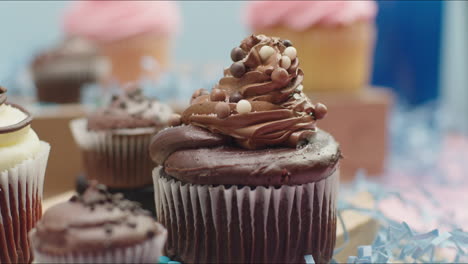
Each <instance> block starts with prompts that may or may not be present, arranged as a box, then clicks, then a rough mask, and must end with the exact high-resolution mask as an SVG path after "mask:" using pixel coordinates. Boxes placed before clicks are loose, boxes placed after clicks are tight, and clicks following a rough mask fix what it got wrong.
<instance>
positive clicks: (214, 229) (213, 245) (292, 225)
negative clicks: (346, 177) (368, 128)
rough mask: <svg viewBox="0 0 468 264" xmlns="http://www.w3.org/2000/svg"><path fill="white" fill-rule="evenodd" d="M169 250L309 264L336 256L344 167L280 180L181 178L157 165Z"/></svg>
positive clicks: (226, 259) (188, 257)
mask: <svg viewBox="0 0 468 264" xmlns="http://www.w3.org/2000/svg"><path fill="white" fill-rule="evenodd" d="M153 177H154V184H155V200H156V212H157V215H158V217H157V218H158V221H159V222H161V223H162V224H163V225H165V226H166V227H167V229H168V231H169V233H168V241H167V244H166V247H167V252H168V255H169V256H177V257H178V258H180V260H182V261H183V262H185V263H304V262H305V261H304V256H305V255H309V254H311V255H312V256H313V257H314V259H315V262H317V263H326V262H329V261H330V260H331V258H332V254H333V249H334V246H335V240H336V205H335V204H336V193H337V188H338V182H339V172H338V171H336V172H334V173H333V174H332V175H331V176H329V177H328V178H325V179H323V180H320V181H318V182H313V183H308V184H303V185H296V186H281V187H262V186H260V187H255V188H251V187H247V186H244V187H238V186H230V187H227V186H208V185H196V184H184V183H182V182H180V181H178V180H175V179H172V178H168V177H167V176H165V175H161V168H160V167H158V168H156V169H155V170H154V171H153Z"/></svg>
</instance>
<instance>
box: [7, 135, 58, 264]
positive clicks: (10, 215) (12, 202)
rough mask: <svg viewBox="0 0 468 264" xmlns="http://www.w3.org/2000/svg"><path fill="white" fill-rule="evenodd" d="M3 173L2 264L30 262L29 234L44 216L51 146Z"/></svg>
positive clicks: (43, 145) (45, 146)
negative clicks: (46, 175) (43, 203)
mask: <svg viewBox="0 0 468 264" xmlns="http://www.w3.org/2000/svg"><path fill="white" fill-rule="evenodd" d="M40 144H41V146H40V150H39V153H38V154H37V155H36V156H35V157H34V158H32V159H28V160H25V161H23V162H22V163H20V164H18V165H16V166H15V167H13V168H11V169H8V170H5V171H1V172H0V263H31V261H32V257H33V256H32V252H31V251H30V247H29V240H28V232H29V231H30V230H31V229H32V228H33V227H34V226H35V225H36V222H37V221H38V220H39V218H41V216H42V192H43V186H44V175H45V170H46V167H47V160H48V157H49V152H50V146H49V144H47V143H45V142H41V143H40Z"/></svg>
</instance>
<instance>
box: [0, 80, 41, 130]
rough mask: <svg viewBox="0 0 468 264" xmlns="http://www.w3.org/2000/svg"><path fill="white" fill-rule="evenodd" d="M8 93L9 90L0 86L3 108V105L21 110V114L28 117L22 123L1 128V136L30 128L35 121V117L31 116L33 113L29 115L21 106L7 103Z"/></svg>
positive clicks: (0, 100) (0, 103)
mask: <svg viewBox="0 0 468 264" xmlns="http://www.w3.org/2000/svg"><path fill="white" fill-rule="evenodd" d="M6 93H7V89H6V88H4V87H1V86H0V106H2V105H3V104H5V105H9V106H12V107H14V108H16V109H18V110H20V111H21V112H23V113H24V114H25V115H26V118H25V119H23V120H21V121H20V122H18V123H16V124H13V125H10V126H5V127H0V134H6V133H12V132H16V131H18V130H21V129H23V128H25V127H27V126H29V125H30V124H31V122H32V120H33V117H32V115H31V113H29V112H28V111H27V110H26V109H24V108H23V107H21V106H19V105H16V104H11V103H6V99H7V95H6Z"/></svg>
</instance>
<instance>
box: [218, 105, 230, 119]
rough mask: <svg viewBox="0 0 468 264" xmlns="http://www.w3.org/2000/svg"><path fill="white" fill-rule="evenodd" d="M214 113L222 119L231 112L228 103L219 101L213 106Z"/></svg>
mask: <svg viewBox="0 0 468 264" xmlns="http://www.w3.org/2000/svg"><path fill="white" fill-rule="evenodd" d="M215 113H216V116H218V118H221V119H224V118H226V117H228V116H229V115H230V114H231V108H230V107H229V104H228V103H225V102H219V103H217V104H216V106H215Z"/></svg>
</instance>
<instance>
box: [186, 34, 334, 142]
mask: <svg viewBox="0 0 468 264" xmlns="http://www.w3.org/2000/svg"><path fill="white" fill-rule="evenodd" d="M286 49H289V50H286ZM292 50H293V54H291V51H292ZM295 52H296V50H295V49H294V48H293V47H292V46H291V43H290V42H289V41H282V40H280V39H279V38H272V37H266V36H263V35H258V36H255V35H251V36H249V37H247V38H246V39H244V40H243V41H242V43H241V45H240V46H239V47H238V48H234V50H233V51H232V53H231V57H232V58H233V60H234V61H235V62H234V64H233V65H232V66H231V67H230V68H229V69H226V70H225V71H224V77H223V78H221V80H220V81H219V83H218V84H217V85H216V86H215V87H214V89H213V90H212V91H211V94H206V93H205V94H204V93H203V92H200V91H198V92H197V94H195V95H194V96H193V97H194V99H193V100H192V102H191V105H190V106H189V107H188V108H187V109H186V110H185V111H184V112H183V114H182V123H184V124H191V125H195V126H199V127H203V128H206V129H208V130H210V131H211V132H213V133H221V134H224V135H227V136H231V137H232V138H234V139H235V141H236V142H237V144H238V145H240V146H242V147H244V148H247V149H261V148H265V147H271V146H288V147H296V145H297V144H298V143H300V142H301V141H303V140H306V139H307V138H309V137H310V136H311V135H312V134H313V133H315V132H316V126H315V122H316V120H317V119H320V118H322V117H323V116H324V114H320V115H317V114H316V108H317V106H319V105H320V107H321V109H324V106H323V105H322V104H317V105H313V104H312V103H311V102H310V100H309V99H308V98H307V97H306V96H305V95H304V94H303V93H302V80H303V78H304V76H303V72H302V70H301V69H300V68H299V59H298V58H296V55H295ZM288 55H289V56H288ZM241 99H243V100H241ZM249 108H250V109H249ZM239 111H240V112H239ZM325 111H326V108H325ZM322 112H323V111H322Z"/></svg>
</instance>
